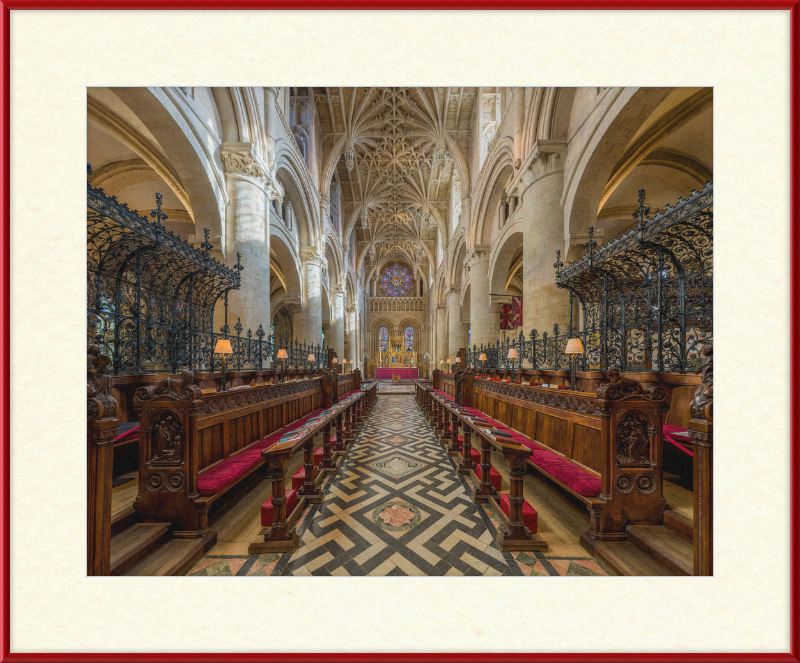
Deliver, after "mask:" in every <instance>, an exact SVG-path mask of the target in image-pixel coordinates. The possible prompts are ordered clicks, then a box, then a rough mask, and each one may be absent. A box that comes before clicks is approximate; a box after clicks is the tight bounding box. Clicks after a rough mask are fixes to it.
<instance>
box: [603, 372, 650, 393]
mask: <svg viewBox="0 0 800 663" xmlns="http://www.w3.org/2000/svg"><path fill="white" fill-rule="evenodd" d="M607 374H608V378H609V380H610V381H609V382H606V383H605V384H601V385H600V386H599V387H598V389H597V397H598V398H606V399H608V400H616V399H618V398H622V397H623V396H630V395H632V394H645V395H650V394H648V392H647V390H646V389H645V388H644V386H643V385H642V384H641V383H640V382H637V381H636V380H631V379H630V378H624V377H622V376H621V375H620V372H619V368H617V367H616V366H612V367H611V368H609V369H608V372H607Z"/></svg>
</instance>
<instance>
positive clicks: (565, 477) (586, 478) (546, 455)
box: [468, 408, 600, 497]
mask: <svg viewBox="0 0 800 663" xmlns="http://www.w3.org/2000/svg"><path fill="white" fill-rule="evenodd" d="M468 409H469V410H470V411H471V412H472V413H473V414H475V415H476V416H478V417H481V418H483V419H486V420H487V421H488V422H489V424H491V425H492V426H493V427H495V428H497V429H498V430H502V431H508V432H509V433H510V434H511V439H512V440H513V441H514V442H517V443H519V444H521V445H523V446H526V447H528V449H530V450H531V451H532V452H533V453H532V454H531V458H530V460H531V462H532V463H533V464H534V465H536V466H537V467H539V468H540V469H542V470H544V471H545V472H547V473H548V474H549V475H550V476H552V477H553V478H554V479H557V480H558V481H560V482H561V483H563V484H564V485H565V486H567V487H568V488H569V489H570V490H573V491H575V492H576V493H577V494H578V495H583V496H584V497H596V496H597V495H599V494H600V479H599V478H598V477H596V476H594V475H593V474H589V473H588V472H586V471H585V470H582V469H581V468H579V467H578V466H577V465H575V464H574V463H572V462H570V461H568V460H567V459H566V458H563V457H562V456H559V455H558V454H556V453H554V452H552V451H547V450H546V449H544V448H543V447H541V446H539V445H538V444H536V442H534V441H533V440H531V439H529V438H527V437H526V436H524V435H522V434H521V433H517V432H516V431H513V430H510V429H509V428H507V427H506V426H504V425H503V424H501V423H500V422H499V421H495V420H494V419H492V418H491V417H487V416H486V415H485V414H483V412H481V411H480V410H475V409H474V408H468Z"/></svg>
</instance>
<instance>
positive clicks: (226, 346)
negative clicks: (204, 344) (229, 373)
mask: <svg viewBox="0 0 800 663" xmlns="http://www.w3.org/2000/svg"><path fill="white" fill-rule="evenodd" d="M214 354H218V355H222V386H221V387H220V391H225V369H226V368H227V367H228V355H232V354H233V348H232V347H231V341H230V339H227V338H218V339H217V344H216V345H215V346H214Z"/></svg>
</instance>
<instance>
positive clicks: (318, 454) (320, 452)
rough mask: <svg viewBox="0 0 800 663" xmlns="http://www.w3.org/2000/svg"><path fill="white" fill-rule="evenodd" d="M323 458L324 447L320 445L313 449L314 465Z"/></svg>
mask: <svg viewBox="0 0 800 663" xmlns="http://www.w3.org/2000/svg"><path fill="white" fill-rule="evenodd" d="M323 458H325V449H323V448H322V447H317V448H316V449H314V465H319V464H320V463H321V462H322V459H323Z"/></svg>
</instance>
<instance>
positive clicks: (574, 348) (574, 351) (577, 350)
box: [564, 337, 583, 391]
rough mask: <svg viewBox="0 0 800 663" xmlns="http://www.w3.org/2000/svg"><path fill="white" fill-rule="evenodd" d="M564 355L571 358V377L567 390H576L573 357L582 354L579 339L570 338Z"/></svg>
mask: <svg viewBox="0 0 800 663" xmlns="http://www.w3.org/2000/svg"><path fill="white" fill-rule="evenodd" d="M564 354H565V355H570V356H571V357H572V377H571V378H570V383H569V388H570V389H572V391H577V390H578V385H577V383H576V381H575V355H582V354H583V343H581V339H579V338H577V337H576V338H571V339H569V340H568V341H567V347H566V348H564Z"/></svg>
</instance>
